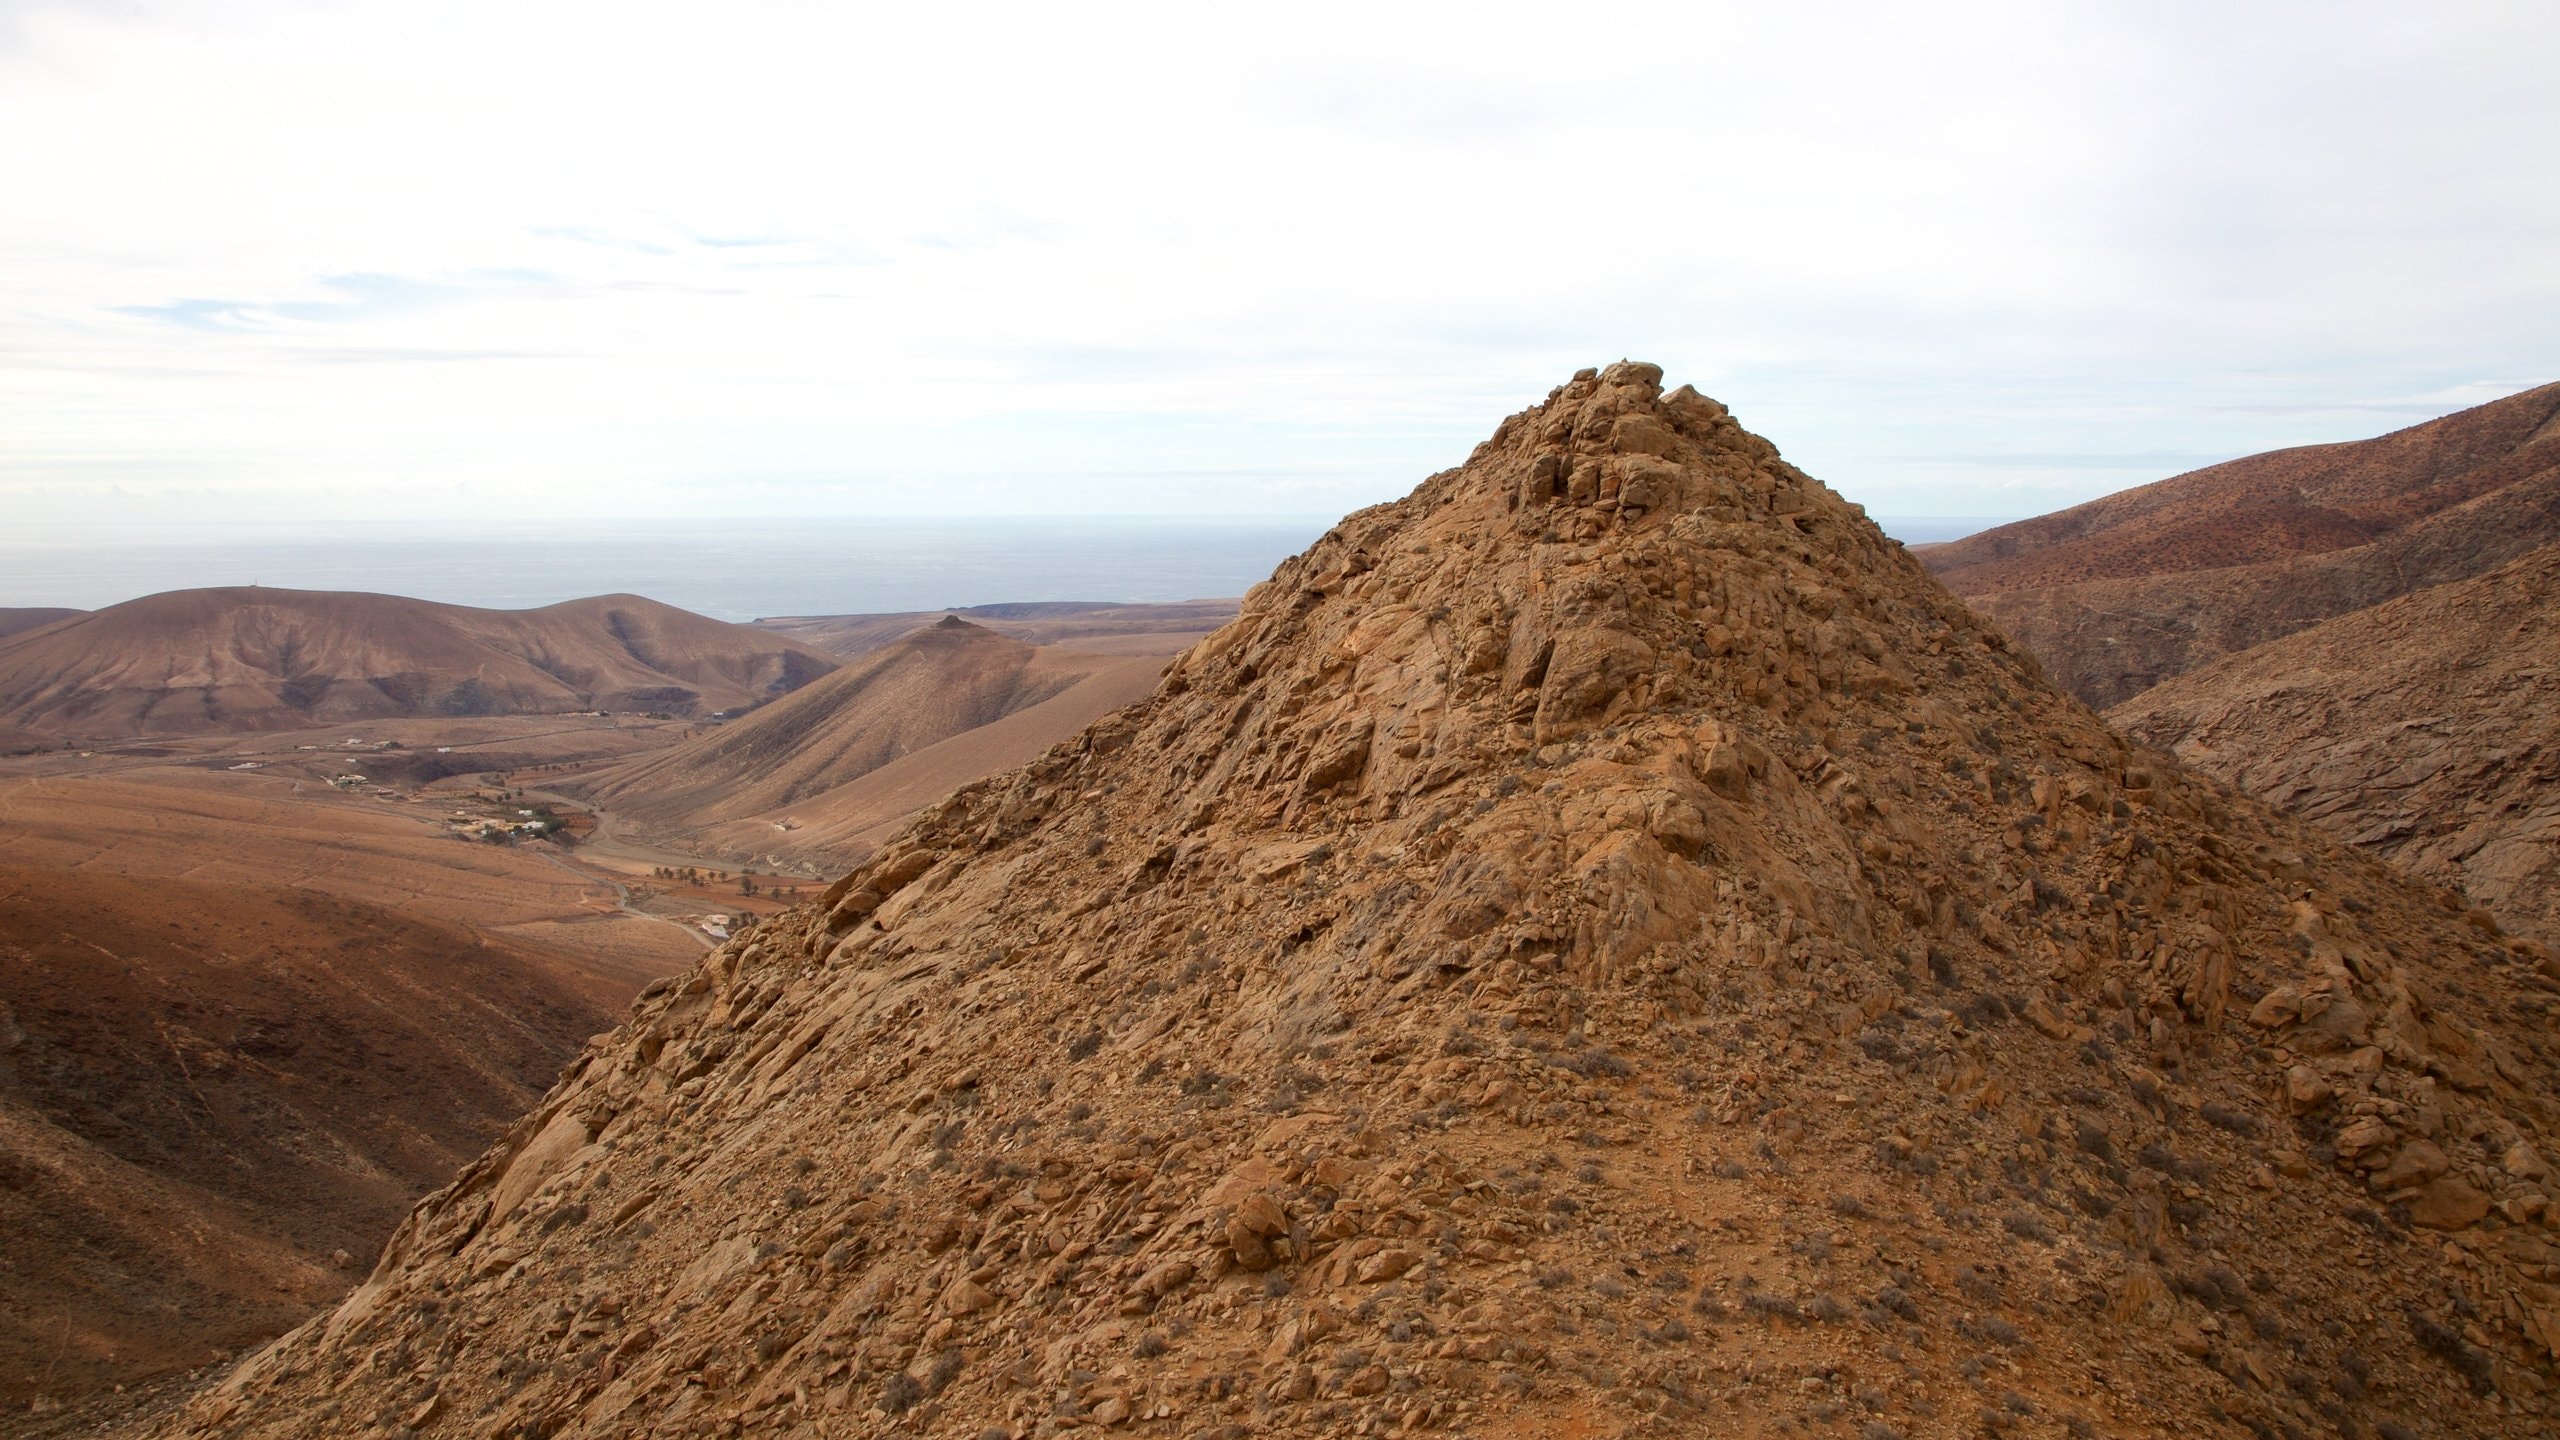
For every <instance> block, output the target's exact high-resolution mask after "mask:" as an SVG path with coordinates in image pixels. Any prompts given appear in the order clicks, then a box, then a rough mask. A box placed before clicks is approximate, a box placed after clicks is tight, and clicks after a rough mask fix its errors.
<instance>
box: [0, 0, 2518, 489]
mask: <svg viewBox="0 0 2560 1440" xmlns="http://www.w3.org/2000/svg"><path fill="white" fill-rule="evenodd" d="M2555 55H2560V5H2552V4H2549V3H2544V0H2517V3H2513V4H2505V5H2496V4H2468V5H2465V4H2446V3H2428V4H2410V3H2406V0H2400V3H2392V4H2351V3H2319V4H2299V5H2295V4H2272V3H2267V4H2257V3H2253V4H2230V3H2215V4H2171V3H2157V0H2146V3H2129V4H2119V5H2097V4H2066V3H2052V4H2007V5H1982V4H1965V5H1912V4H1908V3H1893V4H1878V5H1864V6H1860V5H1819V6H1816V5H1784V4H1773V3H1766V0H1763V3H1758V4H1752V5H1738V6H1737V5H1675V6H1663V7H1588V6H1569V5H1556V4H1549V5H1543V6H1538V7H1534V8H1523V7H1509V6H1500V5H1490V4H1484V3H1470V4H1464V5H1451V6H1423V5H1400V4H1393V3H1387V4H1380V3H1375V0H1371V3H1365V4H1359V5H1340V6H1336V5H1317V4H1305V3H1292V4H1288V5H1261V6H1253V7H1243V6H1202V5H1198V4H1188V5H1180V6H1164V7H1136V6H1121V5H1080V6H1062V5H1055V4H1041V5H1020V6H1017V5H1010V4H971V5H965V6H962V5H949V6H945V5H912V4H910V5H895V6H891V5H867V4H811V5H786V4H752V3H740V0H726V3H721V4H717V5H682V4H666V5H634V4H630V3H618V4H597V5H571V4H544V3H538V0H509V3H505V4H476V3H444V0H439V3H434V4H412V5H400V6H394V5H389V4H371V5H361V6H359V5H335V4H319V3H291V0H222V3H208V4H185V3H167V4H164V3H153V0H141V3H128V4H116V5H108V4H101V3H94V0H91V3H64V4H54V3H44V0H0V136H5V140H0V525H8V524H17V525H20V526H22V527H25V528H27V529H33V528H34V527H38V526H44V525H56V524H67V525H80V526H87V525H94V524H99V523H110V524H112V523H120V522H126V521H131V520H135V519H163V520H195V519H204V518H223V519H234V520H258V519H266V518H270V517H328V518H364V517H398V516H409V515H422V516H439V517H450V516H454V515H457V514H460V515H489V516H493V517H521V518H539V517H546V516H565V515H578V514H584V513H593V512H595V511H597V510H599V509H601V510H603V511H606V512H608V513H611V514H614V515H618V516H680V515H693V514H703V515H723V516H729V515H763V514H793V513H803V514H823V515H863V514H876V513H904V514H944V513H947V514H989V513H1035V514H1047V513H1065V512H1150V513H1164V512H1197V511H1216V512H1286V513H1301V514H1304V513H1333V512H1339V511H1341V510H1344V509H1347V508H1349V507H1351V506H1354V505H1358V504H1364V503H1368V502H1371V501H1375V500H1380V499H1386V498H1391V497H1393V496H1395V495H1399V494H1402V493H1403V492H1404V491H1406V490H1407V489H1409V488H1410V487H1411V486H1412V485H1413V484H1414V483H1415V482H1416V481H1418V480H1419V479H1420V478H1422V476H1424V475H1425V474H1427V473H1429V472H1430V471H1432V470H1435V469H1438V468H1441V467H1444V466H1447V465H1452V464H1456V463H1457V462H1459V461H1460V460H1462V459H1464V458H1465V456H1466V454H1467V451H1468V450H1469V448H1470V447H1472V446H1473V445H1474V444H1475V443H1476V442H1477V441H1478V440H1480V439H1482V438H1483V437H1484V436H1485V435H1486V434H1487V433H1489V432H1490V430H1491V429H1492V427H1493V426H1494V425H1495V423H1497V422H1498V421H1499V420H1500V418H1501V417H1502V416H1503V415H1505V414H1507V413H1509V412H1510V411H1513V410H1516V409H1519V408H1521V407H1522V406H1525V405H1528V404H1531V403H1534V402H1535V401H1537V400H1538V399H1540V398H1541V397H1543V396H1544V394H1545V393H1546V391H1547V389H1548V388H1549V387H1550V386H1552V385H1554V384H1556V383H1557V382H1559V381H1561V380H1563V379H1564V378H1565V376H1566V375H1567V374H1568V373H1570V372H1571V371H1572V370H1573V369H1575V368H1576V367H1578V366H1582V365H1587V364H1596V363H1605V362H1607V361H1609V360H1613V359H1616V358H1618V357H1620V356H1622V355H1632V356H1636V357H1639V358H1646V359H1651V360H1655V361H1658V362H1660V363H1661V364H1663V365H1664V366H1665V367H1666V368H1667V369H1668V370H1669V372H1670V375H1671V378H1672V379H1673V380H1674V381H1675V382H1676V381H1680V380H1687V381H1691V382H1694V383H1695V384H1697V385H1698V386H1699V388H1701V389H1703V390H1705V391H1706V392H1708V393H1709V394H1711V395H1715V396H1717V397H1719V398H1721V399H1723V400H1725V401H1727V402H1728V403H1730V404H1732V405H1733V406H1734V407H1735V408H1736V410H1737V411H1738V412H1739V414H1740V416H1741V418H1742V419H1743V421H1744V422H1745V423H1746V424H1749V425H1751V426H1752V427H1753V428H1754V429H1757V430H1759V431H1761V432H1762V433H1764V434H1766V435H1768V436H1769V437H1770V438H1771V439H1773V440H1774V441H1776V442H1777V443H1778V445H1779V446H1780V447H1781V448H1782V449H1783V450H1784V451H1785V452H1786V453H1787V454H1788V455H1789V456H1790V457H1791V458H1793V459H1795V460H1796V461H1797V462H1798V463H1799V464H1801V465H1803V466H1805V467H1806V468H1807V469H1809V470H1811V471H1812V472H1813V473H1815V474H1816V475H1819V476H1821V477H1823V478H1824V479H1827V480H1829V481H1830V482H1831V483H1832V484H1834V485H1835V486H1837V487H1838V488H1839V489H1841V490H1842V491H1843V492H1845V493H1847V494H1848V495H1849V496H1850V497H1851V498H1853V499H1856V500H1860V501H1863V502H1865V503H1866V504H1867V506H1868V507H1869V508H1870V509H1871V510H1873V511H1875V512H1877V513H1880V514H1901V515H1910V514H1928V515H2002V516H2010V515H2021V514H2029V513H2034V512H2038V511H2042V510H2047V509H2051V508H2053V507H2055V506H2058V505H2062V504H2067V503H2070V502H2073V501H2076V500H2079V499H2083V498H2086V497H2088V496H2091V495H2094V494H2099V493H2103V492H2105V491H2108V490H2112V489H2117V488H2121V487H2122V486H2125V485H2129V484H2134V483H2139V482H2141V481H2144V480H2149V479H2155V478H2158V477H2160V476H2163V475H2167V474H2170V473H2174V472H2176V471H2179V470H2182V469H2188V468H2192V467H2194V466H2196V465H2199V464H2204V463H2208V462H2210V461H2213V460H2218V459H2223V458H2228V457H2230V456H2232V455H2238V454H2245V453H2249V452H2251V451H2255V450H2261V449H2267V448H2272V447H2275V446H2278V445H2284V444H2292V443H2300V442H2305V441H2313V440H2324V439H2345V438H2353V437H2358V436H2362V435H2368V434H2374V433H2379V432H2381V431H2384V430H2389V429H2393V428H2396V427H2398V426H2401V425H2405V424H2409V423H2412V422H2414V421H2417V420H2420V419H2424V418H2427V417H2429V416H2431V415H2435V414H2441V413H2444V412H2445V411H2448V410H2452V409H2457V408H2460V407H2462V406H2464V405H2469V404H2473V403H2477V402H2478V401H2481V400H2485V399H2488V398H2491V397H2493V396H2496V395H2499V394H2504V393H2507V392H2510V391H2512V390H2516V389H2521V388H2523V387H2525V386H2528V385H2531V384H2534V383H2538V382H2541V381H2545V380H2550V379H2553V378H2560V184H2554V183H2553V181H2552V178H2551V177H2552V171H2551V168H2550V167H2551V163H2552V161H2551V151H2552V145H2553V141H2554V138H2555V137H2560V84H2554V83H2553V81H2552V79H2551V68H2552V66H2551V62H2552V59H2553V57H2554V56H2555Z"/></svg>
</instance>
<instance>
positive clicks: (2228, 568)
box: [1928, 384, 2560, 706]
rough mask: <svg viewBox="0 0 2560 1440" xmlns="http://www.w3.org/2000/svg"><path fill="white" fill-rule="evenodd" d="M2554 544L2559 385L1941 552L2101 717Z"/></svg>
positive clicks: (1988, 608) (2247, 463)
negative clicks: (2240, 658)
mask: <svg viewBox="0 0 2560 1440" xmlns="http://www.w3.org/2000/svg"><path fill="white" fill-rule="evenodd" d="M2556 542H2560V384H2552V385H2544V386H2540V387H2538V388H2536V389H2532V390H2527V391H2524V392H2522V393H2520V394H2515V395H2510V396H2507V397H2506V398H2505V399H2502V400H2495V401H2492V402H2490V403H2489V404H2486V405H2480V406H2475V407H2473V408H2472V409H2469V410H2464V411H2461V412H2459V413H2457V414H2453V415H2447V416H2445V417H2443V418H2442V419H2438V420H2430V421H2428V422H2426V423H2425V424H2423V425H2413V426H2411V427H2409V428H2408V429H2406V430H2399V431H2394V432H2393V433H2391V434H2389V435H2384V436H2380V437H2378V438H2375V439H2371V440H2358V441H2351V442H2348V443H2344V444H2337V445H2306V446H2302V447H2299V448H2296V449H2291V450H2276V451H2270V452H2268V453H2267V454H2264V455H2252V456H2248V457H2247V458H2245V459H2240V460H2233V461H2230V462H2229V463H2227V464H2222V465H2215V466H2211V467H2208V468H2206V469H2203V470H2197V471H2194V472H2192V473H2189V474H2186V475H2180V476H2176V477H2173V478H2171V479H2167V480H2162V481H2160V482H2158V483H2156V484H2152V485H2143V486H2138V487H2136V488H2134V489H2131V490H2127V491H2123V492H2121V493H2119V494H2115V495H2109V496H2106V497H2105V498H2103V499H2099V500H2092V501H2090V502H2089V503H2088V504H2086V505H2079V506H2075V507H2073V508H2071V509H2069V510H2063V511H2058V512H2056V513H2054V514H2051V515H2044V516H2039V517H2037V518H2035V519H2032V520H2021V521H2018V522H2017V523H2015V524H2012V525H2003V526H2001V527H1999V528H1998V529H1995V530H1987V531H1984V532H1983V533H1982V534H1979V535H1974V536H1971V537H1968V538H1966V539H1963V540H1959V541H1956V542H1954V543H1953V544H1949V545H1941V546H1935V547H1932V548H1931V549H1930V550H1929V551H1928V563H1929V568H1930V569H1931V570H1933V571H1934V572H1936V574H1937V575H1938V578H1939V579H1941V580H1943V581H1945V582H1946V584H1947V586H1948V588H1949V589H1952V590H1954V591H1955V592H1956V593H1957V594H1959V595H1962V596H1964V597H1965V598H1966V600H1967V601H1968V602H1969V603H1971V604H1972V605H1974V606H1975V607H1976V608H1978V609H1979V610H1981V611H1982V613H1983V614H1985V615H1987V616H1989V617H1990V618H1991V619H1992V620H1994V621H1996V622H1998V623H1999V624H2000V625H2001V626H2002V627H2003V628H2004V629H2006V630H2007V631H2008V632H2009V634H2010V635H2012V636H2013V637H2015V638H2016V639H2018V640H2019V641H2021V642H2023V643H2024V644H2025V645H2026V646H2027V647H2028V648H2029V649H2030V650H2033V651H2034V652H2035V653H2036V655H2037V657H2038V658H2039V659H2041V660H2042V661H2043V662H2044V664H2045V667H2046V669H2047V670H2048V671H2050V672H2051V673H2052V674H2053V676H2054V677H2055V678H2056V679H2057V680H2059V681H2061V682H2062V684H2063V685H2064V687H2065V688H2067V689H2069V690H2070V691H2071V692H2072V693H2073V694H2075V695H2078V696H2079V697H2080V698H2081V699H2083V700H2086V701H2088V702H2089V703H2090V704H2092V705H2096V706H2107V705H2113V704H2116V703H2118V702H2120V701H2123V700H2126V699H2129V698H2131V697H2132V696H2134V695H2137V694H2140V693H2141V692H2142V691H2143V690H2145V689H2148V688H2149V687H2151V686H2153V685H2156V684H2158V683H2160V682H2161V681H2163V680H2166V679H2168V678H2170V677H2171V676H2174V675H2180V674H2184V673H2185V672H2187V671H2189V670H2193V669H2196V668H2198V667H2199V666H2202V665H2206V664H2209V663H2210V662H2212V661H2213V660H2215V659H2216V658H2218V657H2220V656H2223V655H2228V654H2234V653H2236V652H2238V651H2241V650H2245V649H2248V648H2249V647H2251V646H2253V645H2259V644H2263V643H2265V642H2266V641H2269V640H2273V639H2276V638H2279V637H2281V636H2284V635H2289V634H2292V633H2293V632H2294V631H2297V630H2301V629H2304V628H2306V627H2308V626H2311V625H2315V624H2318V623H2319V622H2321V621H2323V620H2326V619H2330V618H2332V617H2334V616H2338V615H2344V614H2347V613H2349V612H2351V611H2355V610H2360V609H2363V608H2364V607H2366V606H2369V605H2377V604H2380V603H2382V602H2383V601H2386V600H2389V599H2392V598H2393V597H2395V596H2399V595H2405V594H2408V593H2410V592H2411V591H2414V590H2419V589H2423V588H2425V587H2427V586H2430V585H2442V584H2447V583H2450V582H2452V581H2456V580H2463V579H2468V578H2470V577H2471V576H2474V575H2479V574H2483V573H2485V572H2487V571H2490V570H2494V569H2496V568H2497V567H2499V566H2500V565H2503V564H2505V563H2506V562H2508V561H2510V560H2513V559H2515V558H2517V557H2518V556H2521V555H2524V554H2526V553H2527V552H2529V551H2532V550H2535V549H2537V548H2539V547H2541V546H2544V545H2549V544H2553V543H2556Z"/></svg>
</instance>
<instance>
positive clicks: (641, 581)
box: [0, 516, 1996, 620]
mask: <svg viewBox="0 0 2560 1440" xmlns="http://www.w3.org/2000/svg"><path fill="white" fill-rule="evenodd" d="M1332 523H1333V520H1332V517H1324V518H1315V517H1261V518H1252V519H1210V518H1199V517H1189V516H1185V517H1163V518H1145V517H1140V518H1131V517H1119V516H1115V517H1110V518H1081V517H1079V518H1046V519H1013V520H918V519H883V520H792V521H767V520H758V521H737V520H730V521H720V520H704V521H631V522H619V523H612V524H604V525H586V526H581V527H579V528H578V529H577V530H576V531H575V532H573V533H564V532H563V531H562V530H560V529H558V528H546V529H543V530H530V529H528V530H521V531H509V530H503V529H484V530H464V529H454V528H438V529H435V530H432V531H425V530H421V529H419V528H418V527H411V526H401V525H352V524H340V525H329V526H326V527H320V528H316V529H314V530H313V531H311V532H308V533H304V534H296V535H279V534H277V533H274V532H273V531H271V530H259V531H248V530H239V531H229V532H226V531H224V530H222V529H220V528H217V527H193V528H188V529H185V530H181V529H179V528H177V527H167V528H165V529H164V530H163V531H161V532H159V533H152V532H151V531H150V530H148V529H147V528H146V529H143V530H140V531H138V532H136V531H128V532H126V533H125V534H124V535H121V536H117V537H104V536H98V535H79V534H54V535H43V534H33V535H30V534H24V533H16V534H13V533H11V532H9V531H8V530H6V529H5V528H0V605H67V606H72V607H74V608H77V609H83V610H94V609H98V608H100V607H101V606H106V605H113V604H115V603H117V602H118V601H122V600H130V599H133V598H134V597H136V596H139V595H150V594H155V593H158V592H160V591H163V590H189V589H195V588H197V587H200V586H210V585H252V584H255V585H274V586H281V587H288V588H293V589H302V590H371V591H378V592H382V593H385V594H392V595H411V596H416V597H418V598H420V599H426V600H441V601H445V602H448V603H451V604H458V605H483V606H489V607H492V608H497V609H518V608H523V607H526V606H533V605H549V604H553V603H555V602H557V601H561V600H573V599H576V598H577V597H579V596H582V595H602V594H610V593H614V592H629V593H632V594H638V595H646V596H648V597H650V598H651V599H653V600H662V601H665V602H666V603H668V604H670V605H677V606H681V607H683V608H684V609H687V610H692V611H695V612H697V613H700V614H704V615H711V616H715V617H717V618H719V619H723V620H752V619H755V618H757V617H760V616H767V615H846V614H860V613H864V612H869V611H890V610H938V609H943V608H947V607H956V606H962V605H987V604H995V603H999V602H1003V601H1023V600H1120V601H1131V600H1195V599H1204V598H1209V597H1213V596H1229V595H1241V594H1243V593H1244V592H1245V591H1246V590H1247V589H1248V588H1250V587H1251V586H1253V585H1254V584H1255V583H1256V582H1258V581H1260V580H1262V579H1264V578H1265V577H1267V576H1269V575H1270V573H1271V570H1272V567H1273V566H1275V565H1277V564H1279V563H1280V562H1281V561H1282V560H1284V559H1286V558H1287V557H1289V556H1291V555H1294V554H1296V553H1297V552H1298V551H1300V550H1303V549H1305V548H1306V547H1307V545H1308V544H1310V543H1311V542H1313V541H1314V540H1315V538H1316V537H1317V536H1319V535H1321V534H1323V533H1324V532H1325V530H1326V528H1327V527H1329V526H1330V525H1331V524H1332ZM1880 523H1881V524H1883V525H1884V527H1885V529H1886V530H1887V531H1888V532H1889V533H1892V534H1894V535H1897V536H1899V537H1900V538H1902V539H1903V540H1906V541H1909V542H1913V543H1918V542H1920V541H1925V540H1942V539H1950V538H1953V537H1954V536H1956V535H1961V534H1965V533H1968V532H1970V531H1972V530H1976V529H1980V528H1983V527H1984V526H1986V525H1989V524H1992V523H1996V522H1993V521H1987V520H1969V519H1954V520H1951V519H1942V518H1926V517H1915V518H1912V519H1907V520H1894V519H1882V520H1880Z"/></svg>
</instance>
